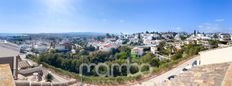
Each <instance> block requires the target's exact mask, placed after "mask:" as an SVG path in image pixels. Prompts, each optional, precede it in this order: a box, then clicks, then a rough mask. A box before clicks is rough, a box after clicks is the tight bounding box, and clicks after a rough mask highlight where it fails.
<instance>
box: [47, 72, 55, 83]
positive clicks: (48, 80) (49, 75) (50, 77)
mask: <svg viewBox="0 0 232 86" xmlns="http://www.w3.org/2000/svg"><path fill="white" fill-rule="evenodd" d="M53 79H54V77H53V76H52V74H50V73H48V75H47V76H46V80H47V82H52V80H53Z"/></svg>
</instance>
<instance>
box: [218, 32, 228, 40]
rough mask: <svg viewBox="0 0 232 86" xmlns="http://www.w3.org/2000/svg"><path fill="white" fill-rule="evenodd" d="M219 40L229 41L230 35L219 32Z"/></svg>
mask: <svg viewBox="0 0 232 86" xmlns="http://www.w3.org/2000/svg"><path fill="white" fill-rule="evenodd" d="M219 40H220V41H230V40H231V36H230V34H227V33H220V34H219Z"/></svg>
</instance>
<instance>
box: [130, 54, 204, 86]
mask: <svg viewBox="0 0 232 86" xmlns="http://www.w3.org/2000/svg"><path fill="white" fill-rule="evenodd" d="M199 59H200V56H196V57H194V58H192V59H190V60H188V61H186V62H184V63H183V64H181V65H179V66H177V67H176V68H173V69H171V70H170V71H168V72H166V73H163V74H161V75H159V76H157V77H154V78H152V79H149V80H146V81H143V82H141V83H140V84H135V85H132V86H162V84H163V82H164V81H165V80H168V79H167V78H168V77H169V76H171V75H177V76H178V75H179V74H180V73H181V72H182V69H183V68H185V67H187V66H189V65H192V63H193V62H194V61H196V60H199Z"/></svg>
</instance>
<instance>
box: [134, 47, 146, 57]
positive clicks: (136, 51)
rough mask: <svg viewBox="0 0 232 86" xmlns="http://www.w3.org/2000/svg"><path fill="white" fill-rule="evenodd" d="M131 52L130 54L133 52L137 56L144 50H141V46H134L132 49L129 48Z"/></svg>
mask: <svg viewBox="0 0 232 86" xmlns="http://www.w3.org/2000/svg"><path fill="white" fill-rule="evenodd" d="M131 53H132V54H135V55H137V56H142V55H143V53H144V51H143V48H141V47H134V48H133V49H132V50H131Z"/></svg>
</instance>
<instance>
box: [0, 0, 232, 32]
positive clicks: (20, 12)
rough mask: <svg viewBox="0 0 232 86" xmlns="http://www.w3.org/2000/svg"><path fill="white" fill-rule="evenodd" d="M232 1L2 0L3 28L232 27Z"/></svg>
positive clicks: (124, 29) (125, 29)
mask: <svg viewBox="0 0 232 86" xmlns="http://www.w3.org/2000/svg"><path fill="white" fill-rule="evenodd" d="M231 8H232V0H1V1H0V33H9V32H10V33H43V32H47V33H50V32H109V33H119V32H123V33H133V32H142V31H143V32H144V31H177V32H179V31H186V32H192V31H193V30H194V29H196V30H199V31H204V32H232V25H231V22H232V10H231Z"/></svg>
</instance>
